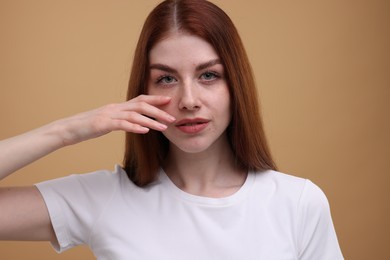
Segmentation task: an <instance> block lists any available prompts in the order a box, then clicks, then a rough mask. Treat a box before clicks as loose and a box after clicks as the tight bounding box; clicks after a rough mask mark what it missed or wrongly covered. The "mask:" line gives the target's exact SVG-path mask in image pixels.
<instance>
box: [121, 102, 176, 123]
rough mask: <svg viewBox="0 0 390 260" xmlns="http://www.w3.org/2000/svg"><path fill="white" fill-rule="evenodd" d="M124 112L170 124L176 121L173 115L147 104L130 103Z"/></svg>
mask: <svg viewBox="0 0 390 260" xmlns="http://www.w3.org/2000/svg"><path fill="white" fill-rule="evenodd" d="M124 110H127V111H135V112H137V113H139V114H142V115H145V116H147V117H150V118H155V119H157V120H159V121H164V122H168V123H172V122H174V121H175V120H176V118H175V117H173V116H172V115H170V114H168V113H167V112H165V111H163V110H161V109H159V108H157V107H155V106H153V105H151V104H149V103H146V102H137V103H129V104H127V106H125V107H124Z"/></svg>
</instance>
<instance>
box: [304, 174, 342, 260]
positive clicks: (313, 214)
mask: <svg viewBox="0 0 390 260" xmlns="http://www.w3.org/2000/svg"><path fill="white" fill-rule="evenodd" d="M298 251H299V259H300V260H312V259H316V260H341V259H344V258H343V255H342V253H341V250H340V246H339V243H338V240H337V236H336V232H335V229H334V226H333V221H332V217H331V213H330V207H329V203H328V200H327V198H326V196H325V194H324V193H323V192H322V190H321V189H320V188H319V187H318V186H316V185H315V184H313V183H312V182H311V181H309V180H307V181H306V183H305V186H304V189H303V191H302V194H301V198H300V202H299V207H298Z"/></svg>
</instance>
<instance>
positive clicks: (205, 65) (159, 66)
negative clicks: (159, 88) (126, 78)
mask: <svg viewBox="0 0 390 260" xmlns="http://www.w3.org/2000/svg"><path fill="white" fill-rule="evenodd" d="M216 64H222V62H221V60H220V59H214V60H210V61H207V62H205V63H201V64H199V65H198V66H196V68H195V70H196V71H200V70H204V69H207V68H208V67H211V66H214V65H216ZM149 69H157V70H162V71H165V72H168V73H177V70H175V69H174V68H171V67H169V66H168V65H164V64H160V63H156V64H151V65H150V66H149Z"/></svg>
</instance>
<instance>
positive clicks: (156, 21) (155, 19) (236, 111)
mask: <svg viewBox="0 0 390 260" xmlns="http://www.w3.org/2000/svg"><path fill="white" fill-rule="evenodd" d="M175 30H177V31H181V32H186V33H189V34H192V35H196V36H198V37H201V38H202V39H204V40H205V41H207V42H208V43H210V44H211V45H212V46H213V47H214V49H215V51H216V52H217V54H218V55H219V58H220V60H221V62H222V64H223V66H224V68H225V75H226V81H227V83H228V86H229V91H230V95H231V102H232V120H231V122H230V125H229V126H228V129H227V133H228V137H229V141H230V145H231V148H232V150H233V153H234V155H235V158H236V163H237V164H238V165H240V166H241V167H242V168H244V169H246V170H254V171H261V170H266V169H276V166H275V163H274V161H273V160H272V158H271V154H270V151H269V148H268V145H267V142H266V138H265V134H264V128H263V124H262V120H261V115H260V108H259V102H258V97H257V90H256V84H255V81H254V77H253V73H252V68H251V66H250V63H249V59H248V57H247V54H246V52H245V49H244V46H243V44H242V41H241V39H240V36H239V34H238V32H237V29H236V28H235V26H234V24H233V22H232V21H231V20H230V18H229V17H228V16H227V14H226V13H225V12H224V11H222V10H221V9H220V8H219V7H217V6H216V5H214V4H213V3H210V2H208V1H204V0H167V1H164V2H162V3H160V4H159V5H158V6H157V7H155V8H154V9H153V10H152V12H151V13H150V14H149V16H148V17H147V19H146V21H145V24H144V26H143V29H142V31H141V35H140V38H139V41H138V44H137V47H136V50H135V55H134V61H133V67H132V71H131V75H130V81H129V87H128V94H127V99H128V100H130V99H132V98H134V97H137V96H138V95H141V94H145V93H146V89H147V82H148V80H147V79H148V76H149V75H148V73H149V72H148V69H149V52H150V50H151V49H152V48H153V46H155V45H156V43H157V42H159V41H161V40H162V39H163V38H164V37H165V36H167V35H168V34H169V33H170V32H172V31H175ZM168 148H169V141H168V140H167V139H166V138H165V137H164V136H163V135H162V134H161V133H160V132H157V131H153V130H151V131H150V132H149V133H148V134H146V135H140V134H133V133H127V134H126V149H125V157H124V169H125V171H126V172H127V174H128V176H129V178H130V179H131V180H132V181H133V182H134V183H135V184H137V185H138V186H145V185H147V184H149V183H151V182H152V181H153V180H155V178H156V175H157V172H158V169H159V168H160V167H161V165H162V161H163V160H164V159H165V156H166V154H167V152H168Z"/></svg>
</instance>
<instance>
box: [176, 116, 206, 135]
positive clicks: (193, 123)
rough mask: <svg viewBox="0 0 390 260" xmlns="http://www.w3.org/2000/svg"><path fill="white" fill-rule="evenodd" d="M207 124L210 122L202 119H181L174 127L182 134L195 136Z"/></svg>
mask: <svg viewBox="0 0 390 260" xmlns="http://www.w3.org/2000/svg"><path fill="white" fill-rule="evenodd" d="M209 122H210V120H207V119H203V118H193V119H183V120H180V121H179V122H178V123H177V124H176V127H177V128H178V129H179V130H181V131H182V132H184V133H187V134H196V133H199V132H201V131H202V130H203V129H205V128H206V127H207V126H208V124H209Z"/></svg>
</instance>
